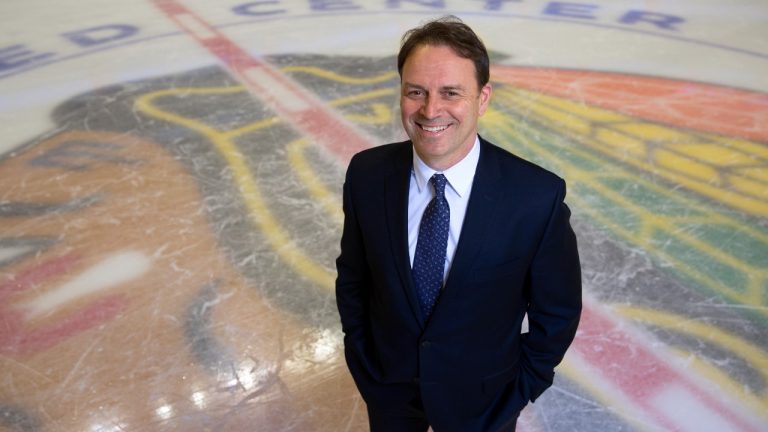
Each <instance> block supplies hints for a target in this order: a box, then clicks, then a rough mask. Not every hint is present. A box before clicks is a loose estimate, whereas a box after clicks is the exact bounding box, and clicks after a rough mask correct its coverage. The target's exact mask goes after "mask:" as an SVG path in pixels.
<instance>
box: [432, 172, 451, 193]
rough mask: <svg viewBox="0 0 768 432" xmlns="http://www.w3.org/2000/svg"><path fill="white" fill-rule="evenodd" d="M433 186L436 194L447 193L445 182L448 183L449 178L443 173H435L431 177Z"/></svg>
mask: <svg viewBox="0 0 768 432" xmlns="http://www.w3.org/2000/svg"><path fill="white" fill-rule="evenodd" d="M429 182H430V183H432V187H434V188H435V196H436V197H442V196H443V195H445V184H446V183H448V179H447V178H445V176H444V175H443V174H435V175H433V176H432V177H431V178H430V179H429Z"/></svg>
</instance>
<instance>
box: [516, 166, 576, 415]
mask: <svg viewBox="0 0 768 432" xmlns="http://www.w3.org/2000/svg"><path fill="white" fill-rule="evenodd" d="M565 193H566V192H565V182H564V181H563V180H559V186H558V190H557V194H556V197H555V199H554V202H553V205H552V209H551V212H550V215H549V220H548V222H547V226H546V228H545V231H544V235H543V236H542V238H541V240H540V242H539V246H538V249H537V251H536V253H535V255H534V258H533V262H532V264H531V271H530V274H529V276H530V280H529V282H530V284H529V305H528V311H527V312H528V324H529V331H528V333H527V334H524V335H523V339H522V356H521V360H522V363H521V366H522V367H521V374H520V377H519V380H518V386H519V387H518V390H519V391H520V393H521V395H522V397H523V400H526V401H527V400H530V401H531V402H533V401H534V400H536V398H537V397H539V395H541V393H542V392H544V390H546V389H547V388H548V387H549V386H551V385H552V382H553V379H554V369H555V366H557V365H558V364H559V363H560V362H561V361H562V359H563V356H564V355H565V351H566V350H567V349H568V347H569V346H570V344H571V342H572V341H573V338H574V337H575V335H576V329H577V327H578V324H579V318H580V316H581V266H580V263H579V253H578V249H577V245H576V235H575V234H574V232H573V229H572V228H571V225H570V222H569V218H570V214H571V213H570V210H569V209H568V206H567V205H566V204H565V202H564V201H563V200H564V198H565Z"/></svg>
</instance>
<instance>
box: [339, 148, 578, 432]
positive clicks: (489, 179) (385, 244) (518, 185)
mask: <svg viewBox="0 0 768 432" xmlns="http://www.w3.org/2000/svg"><path fill="white" fill-rule="evenodd" d="M412 158H413V156H412V144H411V142H410V141H406V142H402V143H395V144H389V145H384V146H380V147H375V148H372V149H369V150H365V151H363V152H360V153H358V154H357V155H355V156H354V157H353V158H352V161H351V162H350V164H349V168H348V170H347V176H346V180H345V183H344V215H345V220H344V231H343V234H342V239H341V254H340V256H339V257H338V259H337V261H336V266H337V271H338V277H337V280H336V299H337V305H338V309H339V314H340V316H341V323H342V329H343V331H344V333H345V337H344V343H345V355H346V360H347V364H348V367H349V370H350V372H351V374H352V376H353V378H354V380H355V383H356V384H357V387H358V389H359V391H360V393H361V395H362V396H363V398H364V399H365V401H366V403H367V404H369V405H371V406H372V407H375V408H378V409H384V410H386V409H397V408H398V407H400V406H403V405H404V404H406V403H408V402H409V401H410V400H412V399H413V397H414V396H415V395H416V394H417V393H416V390H417V389H418V390H419V391H420V394H421V398H422V401H423V404H424V408H425V411H426V413H427V416H428V418H429V421H430V424H432V426H433V428H435V430H437V431H451V430H455V431H488V430H495V429H497V428H498V427H500V426H502V425H504V424H505V422H508V421H510V420H513V419H514V418H516V416H517V415H518V414H519V411H520V410H521V409H522V408H523V407H524V406H525V405H526V404H527V403H528V402H529V401H533V400H535V399H536V398H537V397H538V396H539V395H540V394H541V393H542V392H543V391H544V390H545V389H546V388H547V387H549V386H550V385H551V384H552V380H553V377H554V368H555V366H556V365H557V364H558V363H559V362H560V361H561V360H562V358H563V355H564V354H565V351H566V349H567V348H568V346H569V345H570V343H571V341H572V340H573V337H574V335H575V333H576V327H577V325H578V322H579V316H580V313H581V271H580V265H579V256H578V252H577V248H576V237H575V235H574V233H573V230H572V229H571V226H570V223H569V217H570V211H569V209H568V207H567V206H566V205H565V203H564V202H563V199H564V197H565V182H564V181H563V180H562V179H560V178H559V177H557V176H556V175H554V174H552V173H550V172H548V171H546V170H544V169H543V168H540V167H538V166H536V165H534V164H532V163H530V162H527V161H525V160H523V159H520V158H518V157H516V156H514V155H512V154H510V153H509V152H507V151H505V150H503V149H500V148H499V147H496V146H494V145H493V144H490V143H488V142H487V141H485V140H483V139H481V143H480V160H479V162H478V166H477V171H476V174H475V179H474V183H473V185H472V192H471V195H470V199H469V203H468V207H467V212H466V216H465V219H464V224H463V227H462V231H461V236H460V238H459V243H458V246H457V248H456V253H455V257H454V261H453V264H452V267H451V270H450V273H449V274H448V279H447V280H446V284H445V287H444V289H443V291H442V293H441V295H440V298H439V299H438V303H437V305H436V306H435V309H434V312H433V313H432V315H431V317H429V319H428V320H427V319H425V317H423V316H422V315H421V313H420V310H419V302H418V299H417V297H416V292H415V287H414V283H413V279H412V277H411V269H410V259H409V253H408V240H407V236H408V233H407V231H408V222H407V209H408V187H409V181H410V175H411V168H412ZM526 313H527V314H528V320H529V329H530V330H529V332H528V333H526V334H522V335H521V323H522V321H523V316H524V315H525V314H526Z"/></svg>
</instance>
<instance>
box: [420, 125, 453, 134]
mask: <svg viewBox="0 0 768 432" xmlns="http://www.w3.org/2000/svg"><path fill="white" fill-rule="evenodd" d="M449 126H450V125H443V126H424V125H422V124H420V125H419V127H421V128H422V129H424V130H425V131H427V132H433V133H437V132H442V131H444V130H446V129H448V127H449Z"/></svg>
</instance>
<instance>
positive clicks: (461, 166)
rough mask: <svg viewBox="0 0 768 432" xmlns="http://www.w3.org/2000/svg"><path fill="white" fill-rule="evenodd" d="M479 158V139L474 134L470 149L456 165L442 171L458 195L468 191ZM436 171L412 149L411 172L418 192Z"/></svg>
mask: <svg viewBox="0 0 768 432" xmlns="http://www.w3.org/2000/svg"><path fill="white" fill-rule="evenodd" d="M479 160H480V139H479V138H478V137H477V136H475V143H474V144H473V145H472V150H470V151H469V153H468V154H467V155H466V156H464V159H462V160H460V161H459V162H458V163H457V164H456V165H454V166H452V167H450V168H448V169H447V170H445V171H443V172H442V174H443V175H445V178H446V179H448V184H449V185H450V186H451V189H453V190H454V192H456V194H458V195H459V196H460V197H461V196H464V195H465V194H467V193H469V189H470V188H471V187H472V180H474V178H475V171H476V170H477V162H478V161H479ZM436 172H438V171H435V170H433V169H432V168H430V167H429V165H427V164H426V163H424V161H422V160H421V158H419V155H417V154H416V150H415V149H414V150H413V173H414V176H415V178H416V186H417V187H418V188H419V192H421V191H422V190H423V188H424V187H426V185H427V182H429V179H430V178H432V175H434V174H435V173H436Z"/></svg>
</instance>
